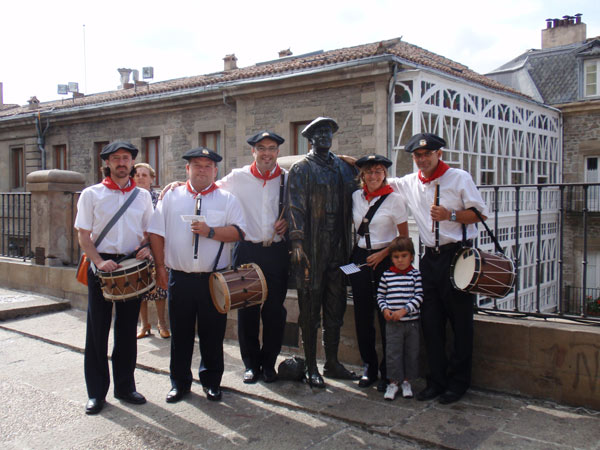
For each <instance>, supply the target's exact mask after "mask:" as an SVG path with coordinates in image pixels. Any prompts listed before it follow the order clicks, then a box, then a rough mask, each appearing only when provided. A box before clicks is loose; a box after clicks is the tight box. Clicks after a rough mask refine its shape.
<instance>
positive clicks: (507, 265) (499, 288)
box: [450, 248, 515, 298]
mask: <svg viewBox="0 0 600 450" xmlns="http://www.w3.org/2000/svg"><path fill="white" fill-rule="evenodd" d="M450 281H451V282H452V285H453V286H454V287H455V288H456V289H458V290H459V291H464V292H471V293H473V294H482V295H487V296H489V297H495V298H501V297H505V296H506V295H508V293H509V292H510V290H511V289H512V288H513V285H514V283H515V265H514V264H513V262H512V261H511V260H510V259H509V258H507V257H506V256H504V255H503V254H501V253H486V252H484V251H482V250H479V249H477V248H463V249H461V250H459V251H458V253H457V254H456V256H455V257H454V260H453V261H452V265H451V266H450Z"/></svg>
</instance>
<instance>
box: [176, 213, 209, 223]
mask: <svg viewBox="0 0 600 450" xmlns="http://www.w3.org/2000/svg"><path fill="white" fill-rule="evenodd" d="M181 220H183V221H184V222H188V223H192V222H206V217H204V216H196V215H195V214H182V215H181Z"/></svg>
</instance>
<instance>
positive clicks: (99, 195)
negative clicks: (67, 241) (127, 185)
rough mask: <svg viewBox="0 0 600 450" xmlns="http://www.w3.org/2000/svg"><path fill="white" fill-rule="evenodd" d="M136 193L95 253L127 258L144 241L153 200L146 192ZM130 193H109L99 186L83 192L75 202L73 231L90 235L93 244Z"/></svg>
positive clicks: (112, 190) (115, 191)
mask: <svg viewBox="0 0 600 450" xmlns="http://www.w3.org/2000/svg"><path fill="white" fill-rule="evenodd" d="M138 189H139V191H140V192H139V193H138V195H137V197H136V198H135V200H134V201H133V202H132V203H131V205H129V207H128V208H127V210H126V211H125V212H124V213H123V215H122V216H121V217H120V218H119V220H117V223H115V224H114V225H113V227H112V228H111V229H110V231H109V232H108V233H107V234H106V236H105V237H104V239H103V240H102V242H100V245H99V246H98V247H97V250H98V253H113V254H123V255H126V254H129V253H131V252H133V251H134V250H135V249H136V248H137V247H138V246H139V245H140V242H141V241H142V240H143V239H144V231H146V229H147V228H148V225H149V223H150V218H151V216H152V211H153V208H152V198H151V197H150V193H149V192H148V191H147V190H146V189H141V188H138ZM132 193H133V190H131V191H129V192H125V193H123V192H121V191H118V190H114V189H109V188H107V187H106V186H104V185H103V184H102V183H98V184H94V185H93V186H90V187H88V188H85V189H84V190H83V192H82V193H81V196H80V197H79V201H78V202H77V217H76V218H75V228H76V229H77V230H88V231H91V232H92V234H91V238H92V242H94V241H96V239H98V236H99V235H100V233H102V230H104V227H105V226H106V225H107V224H108V222H110V219H112V218H113V216H114V215H115V214H116V212H117V211H118V210H119V209H120V208H121V206H123V203H125V202H126V201H127V199H128V198H129V196H130V195H131V194H132Z"/></svg>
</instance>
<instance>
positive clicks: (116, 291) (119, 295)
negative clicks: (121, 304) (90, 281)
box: [96, 258, 156, 301]
mask: <svg viewBox="0 0 600 450" xmlns="http://www.w3.org/2000/svg"><path fill="white" fill-rule="evenodd" d="M96 275H98V278H99V279H100V286H101V287H102V292H103V294H104V298H105V299H106V300H109V301H120V300H129V299H133V298H136V297H139V296H140V295H142V294H143V293H144V292H148V291H149V290H151V289H152V288H154V285H155V284H156V283H155V281H154V278H153V277H152V270H151V269H150V261H148V260H147V259H142V260H138V259H135V258H130V259H126V260H125V261H123V262H121V267H120V268H119V269H117V270H113V271H112V272H103V271H102V270H98V272H97V274H96Z"/></svg>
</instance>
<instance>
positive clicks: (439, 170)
mask: <svg viewBox="0 0 600 450" xmlns="http://www.w3.org/2000/svg"><path fill="white" fill-rule="evenodd" d="M449 168H450V166H449V165H448V164H446V163H445V162H444V161H442V160H441V159H440V160H439V161H438V165H437V167H436V168H435V171H434V172H433V175H431V176H430V177H429V178H426V177H424V176H423V174H421V171H420V170H419V173H418V175H419V180H421V183H429V182H431V181H433V180H435V179H437V178H439V177H441V176H442V175H444V174H445V173H446V170H448V169H449Z"/></svg>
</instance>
